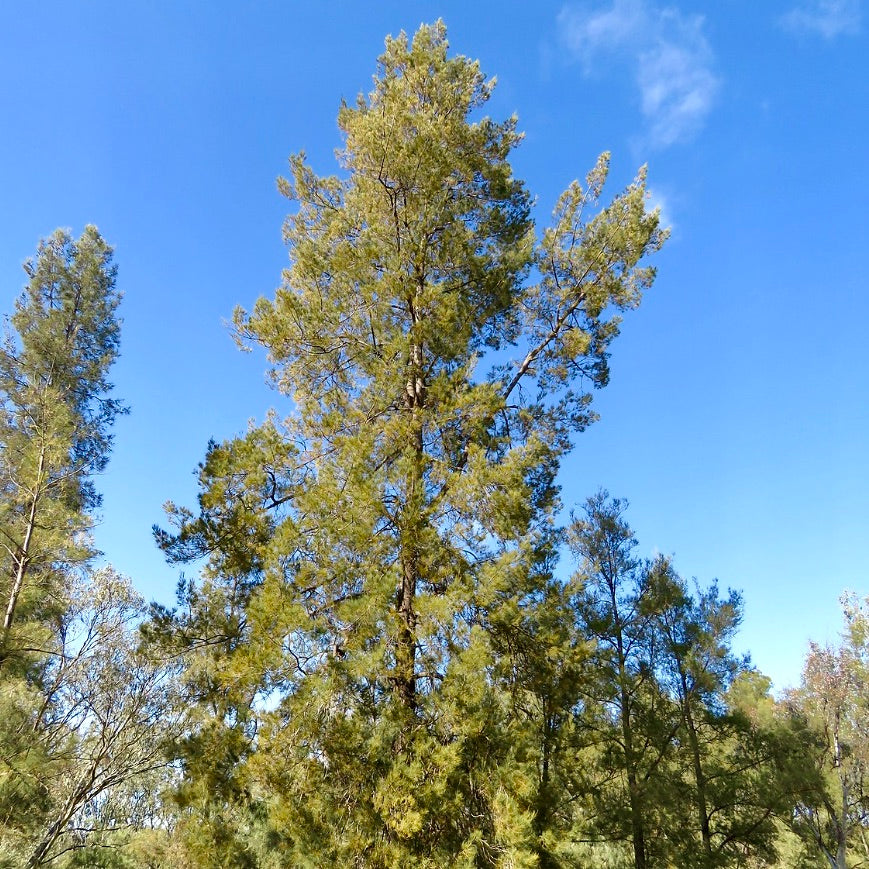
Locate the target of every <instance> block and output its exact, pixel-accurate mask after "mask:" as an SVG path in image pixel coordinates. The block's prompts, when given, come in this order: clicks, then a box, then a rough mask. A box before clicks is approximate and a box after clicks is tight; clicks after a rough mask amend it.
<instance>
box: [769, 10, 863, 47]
mask: <svg viewBox="0 0 869 869" xmlns="http://www.w3.org/2000/svg"><path fill="white" fill-rule="evenodd" d="M860 5H861V2H860V0H803V2H801V3H799V4H798V5H797V6H796V7H794V8H793V9H792V10H791V11H790V12H788V13H787V14H786V15H785V16H783V17H782V19H781V23H782V24H783V25H784V26H785V27H787V28H788V29H790V30H799V31H808V32H809V33H816V34H818V35H819V36H823V37H824V38H825V39H833V38H834V37H836V36H841V35H843V34H854V33H859V32H860V18H861V10H860Z"/></svg>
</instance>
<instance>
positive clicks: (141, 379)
mask: <svg viewBox="0 0 869 869" xmlns="http://www.w3.org/2000/svg"><path fill="white" fill-rule="evenodd" d="M865 6H866V3H865V0H864V2H861V0H850V2H849V0H782V2H769V3H757V2H751V3H749V2H744V0H722V2H720V3H716V4H708V3H700V2H682V0H679V2H674V3H666V2H664V3H657V2H652V0H605V2H587V3H586V2H577V3H566V4H565V3H547V2H540V3H537V4H534V5H533V7H532V5H531V4H527V3H513V4H511V3H504V2H499V3H494V2H492V3H489V2H480V3H474V4H471V3H467V2H463V3H457V2H440V3H429V2H402V3H394V2H383V3H377V4H369V3H363V2H342V3H339V2H334V3H328V2H323V3H318V4H302V3H295V2H257V3H252V2H251V3H246V2H237V3H218V2H211V3H205V2H201V3H191V2H171V3H170V2H168V0H165V2H152V3H124V4H119V3H110V2H103V0H91V2H79V3H72V4H71V3H60V2H42V3H39V4H18V3H12V2H11V0H9V2H6V0H0V130H2V131H3V135H2V136H0V205H2V208H0V291H2V305H0V310H2V311H5V312H9V311H10V310H11V308H12V304H13V301H14V299H15V297H16V295H17V294H18V293H19V292H20V290H21V289H22V287H23V284H24V275H23V272H22V271H21V263H22V262H23V261H24V260H25V259H26V258H27V257H29V256H31V255H32V254H33V252H34V251H35V248H36V244H37V241H38V240H39V238H41V237H44V236H46V235H48V234H49V233H50V232H51V231H52V230H53V229H54V228H55V227H57V226H66V227H70V228H72V230H73V231H74V232H75V233H76V234H78V233H80V232H81V230H82V228H83V226H84V224H86V223H96V224H97V225H98V226H99V228H100V230H101V231H102V233H103V235H104V236H105V237H106V239H107V240H108V241H109V243H111V244H113V245H114V246H115V249H116V261H117V263H118V265H119V280H118V286H119V287H120V288H121V289H122V290H123V292H124V294H125V299H124V302H123V305H122V309H121V310H122V316H123V319H124V327H123V337H122V348H121V350H122V358H121V360H120V362H119V363H118V365H117V367H116V369H115V371H114V380H115V383H116V385H117V390H116V391H117V394H118V395H119V396H121V397H122V398H123V399H125V400H126V402H127V403H128V404H129V405H130V407H131V413H130V415H129V416H127V417H125V418H123V419H122V420H121V421H120V422H119V423H118V425H117V428H116V443H115V449H114V453H113V458H112V461H111V464H110V467H109V470H108V472H107V473H106V474H105V475H103V476H102V478H101V479H100V480H99V481H98V487H99V488H100V489H101V490H102V491H103V493H104V496H105V499H104V505H103V510H102V523H101V524H100V526H99V527H98V528H97V529H96V540H97V544H98V546H99V547H100V548H101V549H102V550H104V551H105V554H106V557H107V559H109V560H110V561H111V562H112V563H114V564H115V565H116V567H118V568H119V569H120V570H122V571H123V572H125V573H128V574H129V575H130V576H131V577H132V578H133V580H134V582H135V584H136V585H137V587H138V588H139V589H140V590H141V591H142V592H143V593H144V594H145V595H146V596H147V597H149V598H156V599H158V600H161V601H164V602H169V601H171V599H172V596H173V589H174V585H175V581H176V579H177V573H178V572H177V570H176V569H174V568H169V567H167V566H166V565H164V564H163V562H162V558H161V555H160V553H159V552H158V551H157V550H156V548H155V547H154V545H153V543H152V540H151V534H150V527H151V525H152V524H153V523H155V522H158V523H159V522H161V520H162V507H161V505H162V503H163V502H164V501H166V500H168V499H171V500H174V501H176V502H177V503H180V504H187V505H191V506H192V505H193V503H194V499H195V493H196V488H195V478H194V475H193V474H194V471H195V468H196V465H197V463H198V462H199V461H200V460H201V459H202V457H203V455H204V451H205V446H206V443H207V441H208V439H209V438H215V439H218V440H222V439H224V438H227V437H230V436H232V435H234V434H236V433H239V432H241V431H243V430H244V428H245V426H246V425H247V421H248V420H249V419H253V420H261V419H262V418H263V416H264V415H265V412H266V410H267V409H268V408H269V407H270V406H275V407H277V409H278V410H279V412H288V411H289V409H290V408H289V404H288V402H287V401H286V400H285V399H282V398H281V397H280V396H278V395H277V394H275V393H273V392H272V391H271V390H269V389H268V388H267V387H266V385H265V383H264V378H263V372H264V369H265V361H264V359H263V358H262V356H261V355H259V354H257V353H253V354H249V355H244V354H241V353H239V352H238V350H237V349H236V348H235V346H234V343H233V340H232V338H231V335H230V333H229V331H228V329H227V328H226V326H225V321H226V319H228V318H229V317H230V316H231V313H232V310H233V308H234V307H235V306H236V305H238V304H241V305H243V306H245V307H249V306H250V305H252V303H253V302H254V301H255V299H256V298H257V297H258V296H260V295H270V294H272V292H273V290H274V288H275V287H276V286H277V285H278V284H279V282H280V272H281V269H282V267H283V266H284V264H285V262H286V250H285V249H284V247H283V244H282V241H281V223H282V220H283V218H284V216H285V215H286V214H287V213H288V212H289V211H290V209H291V204H290V203H288V202H286V201H285V200H283V199H282V198H281V197H280V195H279V194H278V193H277V191H276V187H275V179H276V177H277V176H278V175H279V174H281V173H282V172H283V171H284V170H285V167H286V158H287V157H288V155H290V154H291V153H294V152H296V151H299V150H303V149H304V150H305V151H306V152H307V154H308V157H309V159H310V161H311V163H312V164H313V166H314V168H315V169H316V170H317V171H319V172H321V173H324V174H326V173H330V172H332V171H333V170H334V169H335V162H334V156H333V152H334V149H335V148H336V147H339V146H340V137H339V133H338V130H337V126H336V122H335V118H336V113H337V110H338V107H339V104H340V101H341V99H346V100H353V99H355V97H356V95H357V94H358V93H359V92H360V91H366V92H367V91H368V90H369V89H370V85H371V76H372V75H373V73H374V71H375V62H376V57H377V56H378V54H379V53H380V52H381V50H382V46H383V39H384V37H385V36H386V34H387V33H393V34H395V33H397V32H398V31H399V30H402V29H404V30H406V31H408V32H410V33H412V32H413V31H414V30H415V29H416V28H417V27H418V25H419V24H420V23H421V22H430V21H433V20H435V19H436V18H438V17H443V19H444V20H445V22H446V24H447V27H448V31H449V38H450V43H451V47H452V49H453V51H454V52H456V53H461V54H465V55H468V56H471V57H474V58H479V60H480V62H481V65H482V68H483V70H484V72H486V73H487V74H488V75H494V76H497V78H498V87H497V88H496V91H495V95H494V97H493V99H492V100H491V102H490V104H489V107H488V113H489V114H491V115H492V116H493V117H495V118H503V117H505V116H508V115H510V114H511V113H514V112H515V113H516V114H517V115H518V117H519V126H520V129H522V130H524V131H525V133H526V138H525V141H524V142H523V144H522V146H521V147H520V148H519V150H518V151H517V152H516V154H515V158H514V161H513V162H514V167H515V171H516V174H517V175H518V176H519V177H520V178H523V179H525V181H526V182H527V184H528V187H529V189H530V190H531V192H532V193H533V194H534V195H535V197H536V210H535V215H536V217H537V219H538V221H539V224H540V225H545V223H546V221H547V219H548V216H549V213H550V211H551V209H552V206H553V205H554V203H555V200H556V198H557V196H558V194H559V193H560V192H561V190H563V189H564V188H565V187H566V186H567V184H568V183H569V182H570V181H571V180H572V179H574V178H576V177H583V176H584V175H585V173H586V172H587V171H588V169H589V168H591V166H592V165H593V164H594V162H595V159H596V157H597V155H598V154H599V153H600V152H601V151H604V150H611V151H612V154H613V163H612V174H611V180H610V184H609V188H608V192H609V194H610V195H612V194H614V193H615V192H616V191H617V190H619V189H620V188H621V187H622V186H624V185H625V184H626V183H628V182H629V181H630V180H631V178H632V177H633V175H634V174H635V172H636V170H637V168H638V167H639V166H640V165H641V164H644V163H647V164H648V166H649V183H650V187H651V190H652V200H653V203H654V204H657V205H659V206H660V207H661V208H662V211H663V214H664V217H665V220H666V221H667V222H669V223H670V225H671V226H672V228H673V234H672V238H671V239H670V241H669V242H668V244H667V245H666V248H665V250H664V251H663V252H662V253H661V254H660V255H658V257H657V259H656V265H657V266H658V270H659V276H658V280H657V282H656V284H655V286H654V287H653V288H652V290H651V291H650V292H649V293H648V295H647V297H646V299H645V300H644V302H643V304H642V306H641V307H640V309H639V310H638V311H637V312H635V313H632V314H630V315H629V316H628V317H627V318H626V320H625V324H624V328H623V332H622V335H621V336H620V338H619V339H618V340H617V341H616V342H615V344H614V346H613V353H612V378H611V382H610V385H609V386H608V387H607V389H606V390H604V391H602V392H601V393H600V394H599V395H598V396H597V397H596V400H595V406H596V409H597V411H598V412H599V413H600V416H601V419H600V421H599V422H598V423H596V424H595V425H594V426H592V427H591V428H590V429H589V430H588V431H587V432H586V433H584V434H582V435H580V436H579V437H578V438H577V443H576V449H575V451H574V452H573V454H572V455H571V456H570V458H569V459H568V460H567V461H566V462H565V464H564V467H563V470H562V473H561V478H560V482H561V486H562V498H563V501H564V504H565V507H566V508H570V507H571V506H572V505H574V504H578V503H581V502H582V501H583V500H584V499H585V498H586V497H587V496H588V495H591V494H592V493H593V492H595V491H596V490H597V489H598V488H599V487H606V488H607V489H608V490H609V491H610V492H611V493H612V494H613V495H616V496H619V497H625V498H627V499H628V500H629V501H630V502H631V507H630V510H629V513H628V519H629V521H630V522H631V524H632V526H633V527H634V529H635V531H636V533H637V537H638V539H639V541H640V551H641V552H642V554H644V555H652V554H654V553H657V552H663V553H668V554H672V555H673V556H674V559H675V563H676V567H677V569H678V570H679V571H680V573H682V575H683V576H687V577H696V578H697V580H698V581H699V582H700V583H701V584H706V583H708V582H709V581H711V580H712V579H713V578H718V580H719V582H720V584H721V585H722V586H723V587H728V586H730V587H734V588H738V589H741V590H742V591H743V593H744V597H745V622H744V627H743V629H742V631H741V633H740V636H739V640H738V645H739V646H740V648H741V649H743V650H747V651H750V652H751V654H752V657H753V660H754V662H755V663H756V665H757V666H758V667H759V668H760V669H761V670H762V671H764V672H765V673H767V674H768V675H770V676H771V677H772V678H773V679H774V681H775V683H776V686H777V687H779V688H783V687H785V686H787V685H789V684H794V683H795V682H796V681H797V680H798V679H799V673H800V668H801V663H802V658H803V655H804V653H805V650H806V644H807V642H808V640H809V639H810V638H814V639H817V640H819V641H821V642H824V641H827V640H835V638H836V635H837V631H838V629H839V623H840V608H839V604H838V598H839V595H840V593H841V592H842V591H843V590H844V589H851V590H854V591H856V592H858V593H859V594H866V593H869V575H867V568H866V563H865V540H866V537H867V517H869V462H867V455H866V448H867V443H869V366H867V359H866V346H867V322H869V298H867V291H866V290H867V288H866V285H867V279H866V272H867V269H866V259H865V257H866V254H867V252H869V218H867V211H866V206H865V203H866V201H867V200H869V159H867V145H866V143H867V141H869V50H867V49H869V44H867V30H869V10H867V9H866V8H865Z"/></svg>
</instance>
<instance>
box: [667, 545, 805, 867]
mask: <svg viewBox="0 0 869 869" xmlns="http://www.w3.org/2000/svg"><path fill="white" fill-rule="evenodd" d="M652 581H653V583H654V585H655V587H656V591H655V597H656V599H657V600H658V601H659V603H660V606H659V610H658V613H657V615H656V618H655V621H656V625H657V630H658V633H659V636H660V644H661V650H660V659H659V660H660V663H659V666H658V672H659V679H660V680H661V682H662V685H663V687H664V690H665V691H666V692H667V693H668V695H669V696H670V697H672V698H673V699H674V700H675V701H676V703H677V705H678V710H679V719H680V724H679V729H678V731H677V732H676V734H675V740H674V741H675V751H674V752H673V757H672V760H671V763H670V764H669V767H668V770H667V773H668V776H669V777H670V779H671V781H670V784H669V787H670V790H671V792H672V794H673V796H672V799H671V800H670V804H671V806H672V809H671V811H670V813H669V817H668V819H667V827H666V838H667V839H668V841H669V842H670V843H672V845H673V846H674V850H675V853H676V855H677V862H678V864H679V865H680V866H685V867H688V866H702V867H704V869H705V867H715V866H730V865H734V864H740V861H745V860H746V859H747V858H749V857H755V856H756V857H758V858H759V859H763V860H772V859H774V856H775V840H776V836H777V833H778V829H777V826H776V819H777V817H779V816H781V815H782V814H785V813H786V812H787V811H788V810H789V809H790V808H791V807H792V803H791V802H790V801H789V797H790V796H791V794H790V792H789V791H788V788H787V786H786V776H783V774H782V768H783V766H785V765H787V763H788V759H787V757H786V752H785V750H783V747H782V746H781V745H780V737H781V728H779V727H773V726H772V722H771V721H770V722H767V723H766V724H765V725H761V724H760V722H758V721H755V720H752V718H751V717H750V716H749V715H747V714H745V713H744V711H743V710H741V709H740V708H739V707H738V705H737V702H736V701H737V698H738V696H740V694H741V698H742V703H743V706H745V705H746V701H747V700H748V697H749V696H750V697H751V706H752V708H753V709H754V710H756V709H757V707H758V706H759V705H760V704H762V703H769V702H771V701H770V700H769V698H766V697H765V694H766V691H767V690H768V687H769V683H768V680H766V681H764V679H763V677H762V676H760V674H758V673H756V672H755V671H753V670H751V668H750V664H749V661H748V659H747V658H740V657H738V656H736V655H734V653H733V651H732V649H731V643H732V641H733V638H734V636H735V635H736V631H737V629H738V627H739V624H740V622H741V620H742V598H741V596H740V595H739V594H738V593H737V592H734V591H732V590H731V591H729V592H728V594H727V595H726V596H720V594H719V590H718V586H717V584H716V583H713V584H712V585H711V586H710V587H708V588H706V589H700V588H697V589H696V591H695V593H694V594H691V592H690V591H689V589H688V586H687V584H686V582H685V581H684V580H683V579H682V578H681V577H680V576H679V575H678V574H677V573H676V571H675V569H674V568H673V565H672V563H671V562H670V560H669V559H664V558H660V559H658V560H657V561H656V563H655V569H654V571H653V577H652ZM737 680H739V681H740V682H741V685H740V692H735V693H734V694H731V689H732V687H733V686H734V684H735V683H736V682H737ZM752 686H753V688H752ZM756 714H757V713H756V711H755V712H754V715H755V716H756ZM740 865H741V864H740Z"/></svg>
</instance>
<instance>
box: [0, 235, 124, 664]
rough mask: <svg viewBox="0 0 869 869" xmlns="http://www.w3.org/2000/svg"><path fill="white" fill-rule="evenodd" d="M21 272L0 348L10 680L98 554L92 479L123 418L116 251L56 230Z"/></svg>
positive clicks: (4, 635) (0, 559) (1, 519)
mask: <svg viewBox="0 0 869 869" xmlns="http://www.w3.org/2000/svg"><path fill="white" fill-rule="evenodd" d="M25 270H26V272H27V275H28V277H29V282H28V284H27V288H26V290H25V292H24V294H23V295H22V297H21V298H20V299H19V300H18V301H17V303H16V306H15V312H14V314H13V315H12V316H11V318H9V321H8V325H9V327H10V328H8V329H7V334H6V337H5V340H4V342H3V346H2V347H0V445H2V454H0V456H2V458H0V595H2V597H0V600H2V606H3V623H2V626H0V662H2V664H0V665H2V666H3V668H4V671H5V672H6V673H8V672H9V666H10V663H11V662H10V660H9V659H10V657H11V658H20V657H21V655H22V654H23V655H24V656H25V658H26V653H25V652H24V650H25V649H27V648H29V647H36V648H40V647H41V646H42V645H43V641H44V640H45V633H44V631H43V630H42V628H43V627H44V626H45V625H46V624H47V623H48V622H50V621H51V619H52V618H54V617H56V616H57V614H58V613H59V612H63V605H64V591H63V585H64V576H65V572H66V571H67V570H68V568H69V567H70V566H71V565H76V564H81V563H82V562H84V561H86V560H87V559H88V558H90V556H91V555H92V554H93V553H92V550H91V548H90V546H89V540H88V537H87V531H88V529H89V528H90V525H91V523H92V521H93V520H92V518H91V516H90V511H91V510H93V509H94V508H95V507H97V506H98V504H99V496H98V495H97V493H96V491H95V489H94V485H93V480H92V477H93V475H94V474H96V473H99V472H100V471H101V470H103V468H104V467H105V465H106V462H107V461H108V455H109V448H110V446H111V433H110V427H111V424H112V422H113V420H114V418H115V416H116V415H117V414H118V413H119V412H121V411H122V407H121V405H120V403H119V402H118V401H117V400H116V399H113V398H111V397H110V395H109V392H110V389H111V384H110V383H109V382H108V379H107V377H108V370H109V368H110V367H111V365H112V363H113V362H114V360H115V358H116V356H117V353H118V340H119V331H120V327H119V323H118V320H117V318H116V316H115V311H116V308H117V306H118V303H119V301H120V295H119V294H118V293H117V292H116V290H115V288H114V287H115V274H116V270H115V267H114V266H113V265H112V251H111V248H110V247H108V245H106V243H105V242H104V241H103V239H102V237H101V236H100V234H99V233H98V232H97V230H96V228H95V227H93V226H89V227H87V228H86V229H85V231H84V233H83V235H82V236H81V238H79V239H78V240H77V241H73V239H72V238H71V236H70V235H69V234H68V233H66V232H63V231H61V230H58V231H57V232H55V233H54V235H53V236H51V238H49V239H47V240H46V241H43V242H41V243H40V245H39V250H38V253H37V258H36V260H35V261H34V262H29V263H27V264H26V265H25ZM13 626H15V628H16V630H14V631H13ZM17 650H21V651H20V652H19V651H17Z"/></svg>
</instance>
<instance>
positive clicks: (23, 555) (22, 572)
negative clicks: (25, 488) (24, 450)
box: [3, 444, 45, 637]
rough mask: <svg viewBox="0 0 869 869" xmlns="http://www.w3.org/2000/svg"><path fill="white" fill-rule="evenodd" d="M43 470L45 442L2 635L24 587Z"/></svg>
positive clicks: (10, 626)
mask: <svg viewBox="0 0 869 869" xmlns="http://www.w3.org/2000/svg"><path fill="white" fill-rule="evenodd" d="M44 472H45V444H43V445H42V448H41V449H40V451H39V465H38V467H37V469H36V484H35V485H34V487H33V494H32V498H31V501H30V510H29V511H28V514H27V527H26V528H25V530H24V541H23V542H22V544H21V548H20V549H19V551H18V553H17V555H16V557H15V560H16V562H17V564H16V568H15V579H14V580H13V582H12V590H11V592H10V593H9V602H8V603H7V605H6V614H5V615H4V617H3V633H4V637H5V635H6V634H8V633H9V630H10V629H11V628H12V622H13V620H14V619H15V607H16V606H17V605H18V598H19V597H20V596H21V589H22V588H23V587H24V578H25V577H26V575H27V568H28V566H29V565H30V545H31V542H32V540H33V530H34V528H35V527H36V508H37V505H38V504H39V496H40V494H41V490H42V475H43V473H44Z"/></svg>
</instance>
